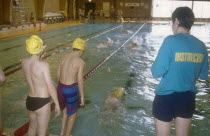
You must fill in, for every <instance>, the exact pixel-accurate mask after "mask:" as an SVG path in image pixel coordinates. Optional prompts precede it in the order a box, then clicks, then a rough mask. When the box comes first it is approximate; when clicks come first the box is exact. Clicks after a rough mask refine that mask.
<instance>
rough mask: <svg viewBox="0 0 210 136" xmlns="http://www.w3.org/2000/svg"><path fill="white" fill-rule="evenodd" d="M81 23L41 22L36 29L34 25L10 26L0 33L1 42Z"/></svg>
mask: <svg viewBox="0 0 210 136" xmlns="http://www.w3.org/2000/svg"><path fill="white" fill-rule="evenodd" d="M81 23H83V22H80V21H79V20H74V21H65V22H62V23H56V24H44V23H41V22H40V23H36V27H34V25H33V24H28V25H19V26H16V27H13V26H8V27H4V28H3V29H2V30H1V31H0V40H2V39H7V38H13V37H17V36H23V35H26V34H32V33H38V32H43V31H48V30H52V29H57V28H62V27H67V26H72V25H78V24H81Z"/></svg>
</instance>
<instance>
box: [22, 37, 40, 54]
mask: <svg viewBox="0 0 210 136" xmlns="http://www.w3.org/2000/svg"><path fill="white" fill-rule="evenodd" d="M26 50H27V51H28V52H29V53H30V54H39V53H40V52H41V51H42V50H43V41H42V39H41V38H39V37H38V36H37V35H32V36H31V37H30V38H29V39H27V40H26Z"/></svg>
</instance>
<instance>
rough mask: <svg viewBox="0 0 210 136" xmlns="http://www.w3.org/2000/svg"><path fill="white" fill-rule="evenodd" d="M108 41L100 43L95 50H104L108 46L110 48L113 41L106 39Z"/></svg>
mask: <svg viewBox="0 0 210 136" xmlns="http://www.w3.org/2000/svg"><path fill="white" fill-rule="evenodd" d="M107 39H108V41H106V42H102V43H101V44H100V45H98V46H97V48H106V47H108V46H111V45H112V44H113V40H112V39H110V38H107Z"/></svg>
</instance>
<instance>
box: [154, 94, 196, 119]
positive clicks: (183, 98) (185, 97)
mask: <svg viewBox="0 0 210 136" xmlns="http://www.w3.org/2000/svg"><path fill="white" fill-rule="evenodd" d="M194 111H195V93H194V92H192V91H186V92H174V93H172V94H169V95H156V96H155V99H154V101H153V109H152V113H153V115H154V117H155V118H157V119H158V120H161V121H164V122H171V121H172V120H173V119H174V118H176V117H181V118H192V116H193V113H194Z"/></svg>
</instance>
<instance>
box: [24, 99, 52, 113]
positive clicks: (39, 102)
mask: <svg viewBox="0 0 210 136" xmlns="http://www.w3.org/2000/svg"><path fill="white" fill-rule="evenodd" d="M49 102H50V97H48V98H40V97H30V96H28V97H27V99H26V108H27V109H28V110H29V111H36V110H38V109H40V108H42V107H43V106H44V105H46V104H47V103H49Z"/></svg>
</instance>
